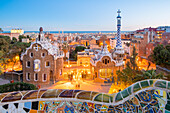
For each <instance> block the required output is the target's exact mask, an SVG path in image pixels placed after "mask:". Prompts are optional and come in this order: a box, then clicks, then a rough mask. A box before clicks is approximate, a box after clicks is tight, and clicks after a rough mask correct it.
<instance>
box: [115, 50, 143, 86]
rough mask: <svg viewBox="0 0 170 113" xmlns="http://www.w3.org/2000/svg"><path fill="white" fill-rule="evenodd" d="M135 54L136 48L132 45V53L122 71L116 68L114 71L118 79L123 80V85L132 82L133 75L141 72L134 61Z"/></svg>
mask: <svg viewBox="0 0 170 113" xmlns="http://www.w3.org/2000/svg"><path fill="white" fill-rule="evenodd" d="M137 55H138V53H136V48H135V47H133V53H132V56H131V57H130V62H129V61H128V62H127V63H126V68H125V69H123V70H122V71H120V70H118V71H117V72H116V74H117V77H118V81H120V82H124V84H125V85H130V84H132V83H133V80H134V78H135V76H136V75H137V74H140V73H141V71H140V70H139V68H138V66H137V63H136V58H137ZM127 81H128V82H127Z"/></svg>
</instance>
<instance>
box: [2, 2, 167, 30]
mask: <svg viewBox="0 0 170 113" xmlns="http://www.w3.org/2000/svg"><path fill="white" fill-rule="evenodd" d="M0 4H1V7H0V14H1V17H2V18H1V19H0V21H1V26H0V27H1V28H2V29H3V30H4V31H9V30H11V29H13V28H22V29H24V30H25V31H34V30H35V31H37V30H38V28H39V27H40V26H42V27H43V28H45V29H46V30H47V31H62V30H63V31H116V12H117V10H118V9H120V10H121V11H122V13H121V16H122V31H132V30H136V29H142V28H145V27H158V26H168V25H170V21H169V20H168V19H169V18H170V15H168V12H169V11H170V8H169V7H168V4H170V1H168V0H162V1H160V0H150V1H147V0H143V1H135V0H130V1H126V0H121V1H114V0H105V1H103V0H93V1H90V0H86V1H85V0H83V1H78V0H71V1H69V0H62V1H54V0H51V1H50V2H49V1H47V0H41V1H40V0H36V1H32V0H29V1H22V0H15V1H14V0H8V1H6V0H1V1H0ZM159 7H161V8H159Z"/></svg>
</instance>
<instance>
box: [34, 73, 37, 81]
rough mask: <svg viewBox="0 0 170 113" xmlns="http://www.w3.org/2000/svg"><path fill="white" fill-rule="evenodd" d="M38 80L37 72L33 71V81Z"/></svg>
mask: <svg viewBox="0 0 170 113" xmlns="http://www.w3.org/2000/svg"><path fill="white" fill-rule="evenodd" d="M37 80H38V73H35V74H34V81H37Z"/></svg>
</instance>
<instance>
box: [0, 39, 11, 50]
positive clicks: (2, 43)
mask: <svg viewBox="0 0 170 113" xmlns="http://www.w3.org/2000/svg"><path fill="white" fill-rule="evenodd" d="M8 50H9V43H8V42H7V41H6V40H5V39H3V38H0V51H3V52H8Z"/></svg>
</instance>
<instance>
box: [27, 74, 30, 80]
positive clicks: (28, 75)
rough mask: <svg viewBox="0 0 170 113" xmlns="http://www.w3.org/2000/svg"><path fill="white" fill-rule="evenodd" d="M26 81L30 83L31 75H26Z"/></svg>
mask: <svg viewBox="0 0 170 113" xmlns="http://www.w3.org/2000/svg"><path fill="white" fill-rule="evenodd" d="M26 80H27V81H30V73H26Z"/></svg>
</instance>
